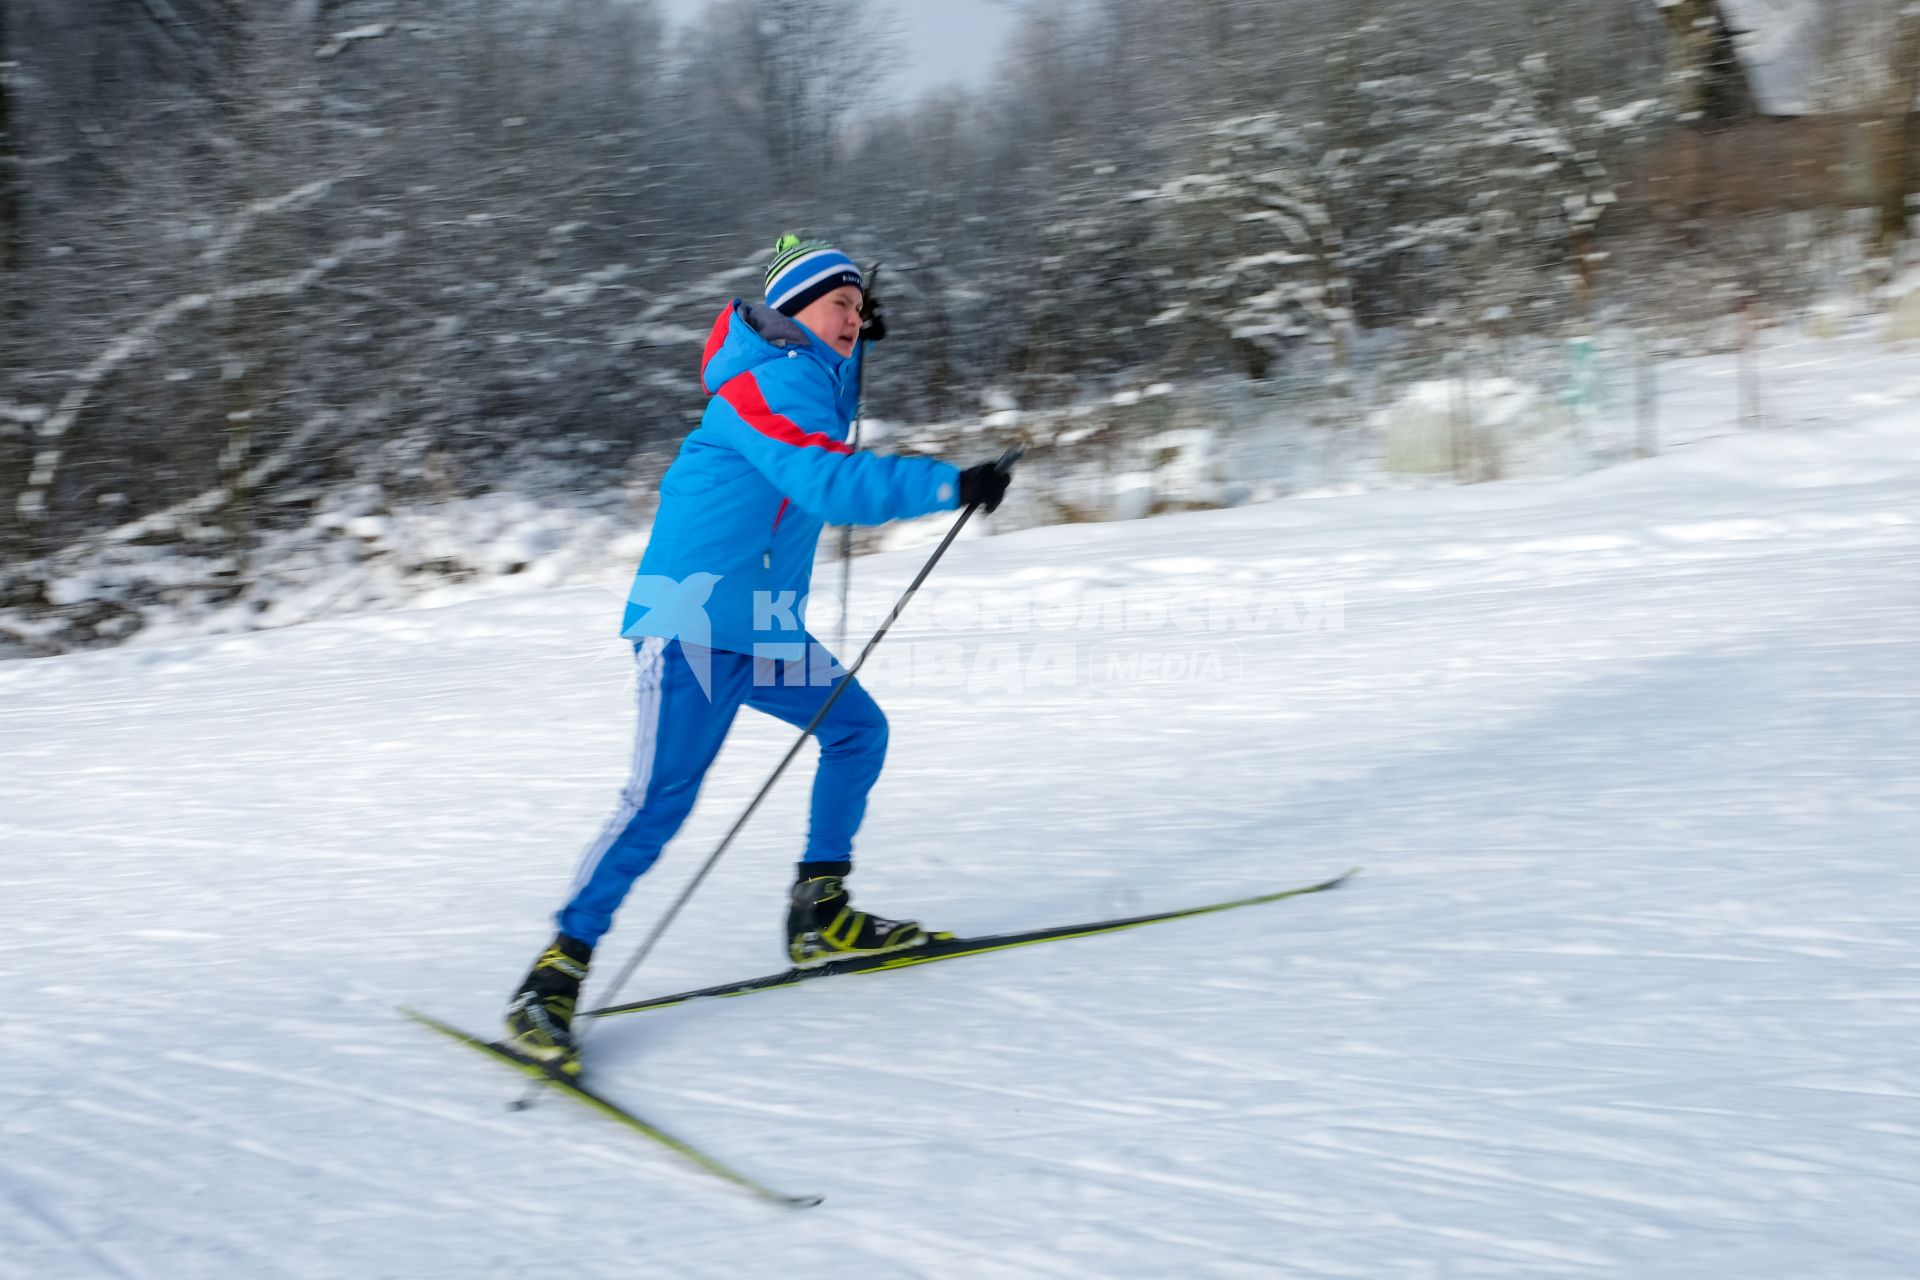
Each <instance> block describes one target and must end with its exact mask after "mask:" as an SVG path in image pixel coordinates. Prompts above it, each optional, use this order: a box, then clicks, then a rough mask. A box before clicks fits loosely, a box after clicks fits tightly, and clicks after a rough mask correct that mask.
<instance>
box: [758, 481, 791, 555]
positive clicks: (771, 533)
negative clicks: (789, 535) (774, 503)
mask: <svg viewBox="0 0 1920 1280" xmlns="http://www.w3.org/2000/svg"><path fill="white" fill-rule="evenodd" d="M791 501H792V499H791V498H782V499H780V509H779V510H778V511H776V512H774V513H773V528H771V529H769V530H767V549H766V550H765V551H764V552H762V553H761V556H760V567H761V568H763V569H771V568H773V539H774V537H775V536H776V535H777V534H778V533H779V532H780V520H781V518H782V517H784V516H785V515H786V514H787V503H789V502H791Z"/></svg>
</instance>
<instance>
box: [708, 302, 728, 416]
mask: <svg viewBox="0 0 1920 1280" xmlns="http://www.w3.org/2000/svg"><path fill="white" fill-rule="evenodd" d="M732 319H733V304H732V303H731V302H729V303H728V304H727V306H726V309H725V310H724V311H722V312H721V313H720V318H719V319H718V320H715V321H714V322H713V332H712V333H709V334H708V335H707V349H706V350H705V351H702V352H701V353H700V385H701V386H702V387H705V388H706V392H707V394H708V395H712V394H713V388H712V387H708V386H707V366H708V365H710V364H712V363H713V358H714V357H715V356H717V355H719V354H720V348H721V347H724V346H726V345H727V331H728V329H729V328H730V327H731V326H730V324H729V322H730V321H731V320H732Z"/></svg>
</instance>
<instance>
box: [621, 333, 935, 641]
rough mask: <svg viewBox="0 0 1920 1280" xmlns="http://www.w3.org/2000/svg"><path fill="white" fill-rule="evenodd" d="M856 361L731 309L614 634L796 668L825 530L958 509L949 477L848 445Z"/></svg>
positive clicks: (930, 466) (707, 362) (706, 361)
mask: <svg viewBox="0 0 1920 1280" xmlns="http://www.w3.org/2000/svg"><path fill="white" fill-rule="evenodd" d="M862 354H863V348H861V347H859V346H856V347H855V348H854V353H853V355H852V356H850V357H848V356H842V355H840V353H839V352H837V351H835V350H834V349H833V348H831V347H829V346H828V345H827V344H826V343H825V342H823V341H821V340H820V339H819V338H816V337H815V336H814V335H813V334H812V333H811V332H810V331H809V330H808V329H807V328H806V327H805V326H804V325H802V324H800V323H798V322H797V321H794V320H791V319H789V318H788V317H786V316H784V315H781V314H780V313H779V312H778V311H775V310H773V309H772V308H771V307H766V306H762V305H759V304H752V303H745V302H741V301H739V300H737V299H736V300H735V301H733V302H730V303H728V304H727V308H726V310H724V311H722V312H721V313H720V318H719V319H718V320H716V321H715V322H714V326H713V333H712V335H711V336H710V337H709V338H708V339H707V347H706V352H705V354H704V355H703V356H702V357H701V361H700V365H701V385H702V386H703V387H704V388H705V390H706V392H707V394H708V395H710V396H712V397H713V398H712V399H711V400H709V401H708V402H707V409H706V413H705V414H704V415H702V417H701V419H700V425H699V426H698V427H697V428H695V429H694V431H693V432H692V433H691V434H689V435H688V436H687V438H686V440H685V441H684V442H682V444H681V446H680V452H679V454H678V455H677V456H676V457H675V458H674V460H673V465H671V466H670V467H668V468H667V473H666V475H665V476H664V477H663V478H662V479H661V481H660V509H659V512H658V514H657V515H655V517H654V522H653V534H652V536H651V538H650V539H649V540H648V542H647V550H646V554H645V555H644V556H643V557H642V558H641V561H640V570H639V573H638V574H636V575H635V577H634V583H633V590H632V591H631V592H630V593H629V594H628V598H627V609H626V614H625V616H624V618H623V619H622V621H621V634H622V635H624V636H629V637H638V636H665V637H667V638H669V639H672V638H676V637H677V638H678V639H680V640H681V641H682V642H683V643H686V644H693V645H704V646H706V647H708V648H713V649H725V650H728V651H730V652H734V653H747V654H755V655H756V656H761V657H773V658H782V659H792V658H798V657H800V656H801V654H802V653H803V650H802V649H801V648H800V647H799V646H801V645H803V644H804V643H805V641H806V616H805V610H806V599H807V593H808V591H809V589H810V586H811V583H812V579H813V559H814V550H815V546H816V544H817V543H818V542H819V540H820V530H821V528H822V527H823V526H824V525H826V524H829V523H831V524H885V523H886V522H887V521H889V520H903V519H906V518H908V517H911V516H920V515H926V514H928V513H929V512H933V511H946V510H951V509H952V508H954V507H956V506H958V505H959V491H960V483H959V474H960V473H959V471H958V470H956V469H955V468H954V467H953V466H952V465H950V464H948V463H945V462H940V461H937V460H935V459H932V458H907V457H890V456H887V455H883V454H877V453H869V452H866V451H864V450H860V451H856V450H855V449H853V448H852V447H851V446H850V445H848V444H847V443H846V438H847V430H848V427H849V425H850V424H851V423H852V421H853V417H854V414H855V413H856V412H857V410H858V399H859V394H860V392H859V387H860V380H859V375H860V360H861V356H862Z"/></svg>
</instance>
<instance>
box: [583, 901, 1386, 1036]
mask: <svg viewBox="0 0 1920 1280" xmlns="http://www.w3.org/2000/svg"><path fill="white" fill-rule="evenodd" d="M1359 871H1360V868H1358V867H1354V868H1352V869H1351V870H1348V871H1344V872H1342V873H1341V874H1339V875H1337V876H1335V877H1334V878H1333V879H1331V880H1322V881H1321V882H1320V883H1318V884H1309V885H1303V886H1301V887H1299V888H1295V889H1281V890H1279V891H1277V892H1274V893H1260V894H1255V895H1254V896H1252V897H1250V898H1235V899H1233V900H1232V901H1230V902H1213V903H1208V904H1207V905H1205V906H1200V907H1182V908H1179V909H1178V910H1174V911H1156V912H1154V913H1153V914H1152V915H1145V916H1128V917H1126V918H1125V919H1121V920H1095V921H1092V922H1091V923H1088V924H1069V925H1058V926H1055V927H1054V928H1050V929H1028V930H1026V931H1024V932H1021V933H997V934H986V935H982V936H980V937H976V938H943V939H938V940H936V941H933V942H928V943H924V944H922V945H920V946H917V947H912V948H909V949H907V950H905V951H891V952H884V953H882V954H879V955H865V956H849V957H848V958H847V959H845V960H829V961H827V962H826V963H825V964H818V965H811V966H809V967H807V968H804V969H787V970H785V971H783V972H781V973H770V974H767V975H765V976H764V977H759V978H747V979H744V980H742V981H739V982H723V983H721V984H720V985H719V986H715V987H700V988H698V989H697V990H694V991H679V992H675V993H674V994H673V995H670V996H654V997H653V998H651V999H648V1000H635V1001H633V1002H632V1003H630V1004H616V1005H608V1006H607V1007H605V1008H602V1009H589V1010H587V1011H586V1013H585V1014H583V1015H582V1016H583V1017H589V1018H608V1017H612V1016H613V1015H614V1014H617V1013H638V1012H640V1011H641V1010H643V1009H664V1008H667V1007H668V1006H669V1005H676V1004H685V1003H686V1002H687V1001H689V1000H704V999H709V998H712V997H716V996H743V995H746V994H747V993H749V992H752V991H771V990H773V989H774V988H776V987H790V986H793V985H794V984H795V983H799V982H807V981H810V980H812V979H814V978H831V977H834V976H835V975H837V974H843V973H882V972H885V971H887V970H890V969H905V968H907V967H908V966H910V965H916V964H931V963H933V962H934V961H935V960H954V959H958V958H959V957H961V956H975V955H980V954H982V953H984V952H988V951H1004V950H1007V949H1008V948H1010V947H1029V946H1032V945H1033V944H1035V943H1038V942H1059V941H1061V940H1062V939H1066V938H1087V937H1092V936H1093V935H1094V934H1099V933H1113V932H1115V931H1116V930H1120V929H1137V928H1139V927H1140V926H1141V925H1143V924H1158V923H1159V922H1160V921H1162V920H1185V919H1188V918H1190V917H1193V916H1204V915H1212V914H1213V913H1214V912H1216V911H1232V910H1234V909H1235V908H1238V907H1252V906H1257V905H1259V904H1260V903H1263V902H1279V901H1280V900H1281V899H1283V898H1298V897H1301V896H1303V895H1305V894H1309V893H1324V892H1326V891H1327V890H1328V889H1332V888H1336V887H1337V886H1339V885H1342V884H1345V883H1346V882H1347V881H1348V880H1350V879H1352V878H1353V877H1354V876H1355V875H1357V874H1358V873H1359Z"/></svg>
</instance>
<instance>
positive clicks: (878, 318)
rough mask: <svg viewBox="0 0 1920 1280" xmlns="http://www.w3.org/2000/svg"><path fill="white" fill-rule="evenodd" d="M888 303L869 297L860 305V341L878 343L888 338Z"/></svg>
mask: <svg viewBox="0 0 1920 1280" xmlns="http://www.w3.org/2000/svg"><path fill="white" fill-rule="evenodd" d="M886 305H887V304H886V303H884V302H882V301H880V299H879V298H877V297H874V296H873V295H871V294H870V295H868V296H867V298H866V300H865V301H863V302H861V304H860V340H861V341H862V342H878V341H880V339H882V338H884V337H886V336H887V313H886Z"/></svg>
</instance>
